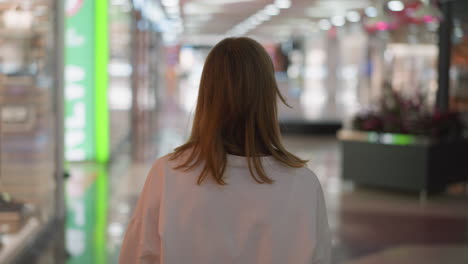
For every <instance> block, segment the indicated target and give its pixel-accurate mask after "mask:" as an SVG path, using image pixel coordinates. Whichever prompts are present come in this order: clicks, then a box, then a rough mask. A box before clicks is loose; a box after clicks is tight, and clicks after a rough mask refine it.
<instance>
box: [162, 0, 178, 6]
mask: <svg viewBox="0 0 468 264" xmlns="http://www.w3.org/2000/svg"><path fill="white" fill-rule="evenodd" d="M161 5H163V6H177V5H179V0H161Z"/></svg>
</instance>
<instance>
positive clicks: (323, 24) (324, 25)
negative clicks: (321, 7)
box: [319, 19, 331, 30]
mask: <svg viewBox="0 0 468 264" xmlns="http://www.w3.org/2000/svg"><path fill="white" fill-rule="evenodd" d="M319 28H320V29H321V30H329V29H330V28H331V24H330V21H328V19H321V20H320V21H319Z"/></svg>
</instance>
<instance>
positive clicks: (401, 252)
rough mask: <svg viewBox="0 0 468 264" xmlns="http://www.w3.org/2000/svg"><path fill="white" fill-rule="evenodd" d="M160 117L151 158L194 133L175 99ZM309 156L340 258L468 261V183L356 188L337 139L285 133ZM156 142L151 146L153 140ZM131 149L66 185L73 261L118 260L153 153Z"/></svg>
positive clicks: (355, 263)
mask: <svg viewBox="0 0 468 264" xmlns="http://www.w3.org/2000/svg"><path fill="white" fill-rule="evenodd" d="M162 109H164V110H163V111H162V112H161V113H160V114H159V115H158V116H156V117H155V118H157V119H158V120H157V122H158V124H159V125H158V129H157V131H154V133H155V135H157V137H155V139H154V140H155V142H152V143H154V144H153V146H154V148H153V149H152V154H151V155H149V156H150V157H154V158H156V157H158V156H162V155H164V154H166V153H168V152H170V151H171V150H172V149H173V148H174V147H175V146H177V145H179V144H181V143H182V142H183V140H184V138H186V136H187V129H188V124H189V122H188V118H187V116H186V115H184V114H183V113H184V112H183V111H181V110H179V109H178V108H177V107H175V106H174V104H172V103H170V102H169V103H167V106H165V107H162ZM284 142H285V144H286V146H287V147H288V148H289V150H290V151H292V152H294V153H296V154H297V155H299V156H300V157H302V158H305V159H308V160H310V161H309V163H308V166H309V167H310V168H311V169H312V170H314V171H315V172H316V174H317V175H318V177H319V179H320V181H321V183H322V185H323V188H324V191H325V194H326V200H327V205H328V214H329V222H330V225H331V228H332V230H333V247H334V252H333V263H350V264H351V263H352V264H374V263H375V264H386V263H400V264H406V263H412V264H414V263H425V264H428V263H431V264H432V263H446V264H449V263H450V264H466V263H468V196H467V195H466V194H465V193H466V192H465V191H466V190H464V189H463V186H454V187H453V188H451V190H450V192H449V193H447V194H444V195H439V196H435V197H429V199H428V200H426V201H423V200H420V199H419V196H418V195H417V194H406V193H395V192H388V191H382V190H372V189H362V188H356V187H355V186H353V185H352V184H351V183H346V182H343V181H342V180H341V179H340V148H339V144H338V141H337V140H336V139H335V138H334V137H331V136H322V137H313V136H297V135H285V136H284ZM149 145H151V144H149ZM130 153H131V151H130V147H128V149H127V152H124V153H122V154H121V155H120V156H118V157H116V159H115V160H114V162H113V163H112V164H111V165H110V166H109V167H108V168H105V167H102V166H97V165H95V164H74V165H73V166H72V167H70V171H71V178H70V179H69V180H68V183H67V194H68V199H67V203H68V215H69V217H68V221H67V227H66V228H67V230H66V234H67V248H68V252H69V254H70V256H71V257H70V259H69V261H68V263H117V259H118V253H119V247H120V244H121V241H122V238H123V234H124V232H125V228H126V225H127V223H128V221H129V217H130V215H131V213H132V208H133V207H134V205H135V203H136V200H137V198H138V194H139V192H140V190H141V188H142V186H143V184H144V180H145V177H146V173H147V172H148V170H149V168H150V165H151V163H152V161H153V160H154V158H148V159H147V160H142V161H139V162H134V161H132V157H131V155H130Z"/></svg>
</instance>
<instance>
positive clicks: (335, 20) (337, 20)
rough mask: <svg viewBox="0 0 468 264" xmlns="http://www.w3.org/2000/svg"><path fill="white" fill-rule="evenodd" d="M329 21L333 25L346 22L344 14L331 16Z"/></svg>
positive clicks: (337, 25) (340, 24)
mask: <svg viewBox="0 0 468 264" xmlns="http://www.w3.org/2000/svg"><path fill="white" fill-rule="evenodd" d="M331 23H332V25H334V26H335V27H342V26H344V24H345V23H346V20H345V18H344V16H334V17H332V18H331Z"/></svg>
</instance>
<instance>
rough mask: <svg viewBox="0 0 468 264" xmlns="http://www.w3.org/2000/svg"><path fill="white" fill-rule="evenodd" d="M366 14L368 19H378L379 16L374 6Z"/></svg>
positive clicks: (368, 8)
mask: <svg viewBox="0 0 468 264" xmlns="http://www.w3.org/2000/svg"><path fill="white" fill-rule="evenodd" d="M364 12H365V13H366V16H368V17H376V16H377V8H375V7H373V6H369V7H367V8H366V9H365V10H364Z"/></svg>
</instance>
